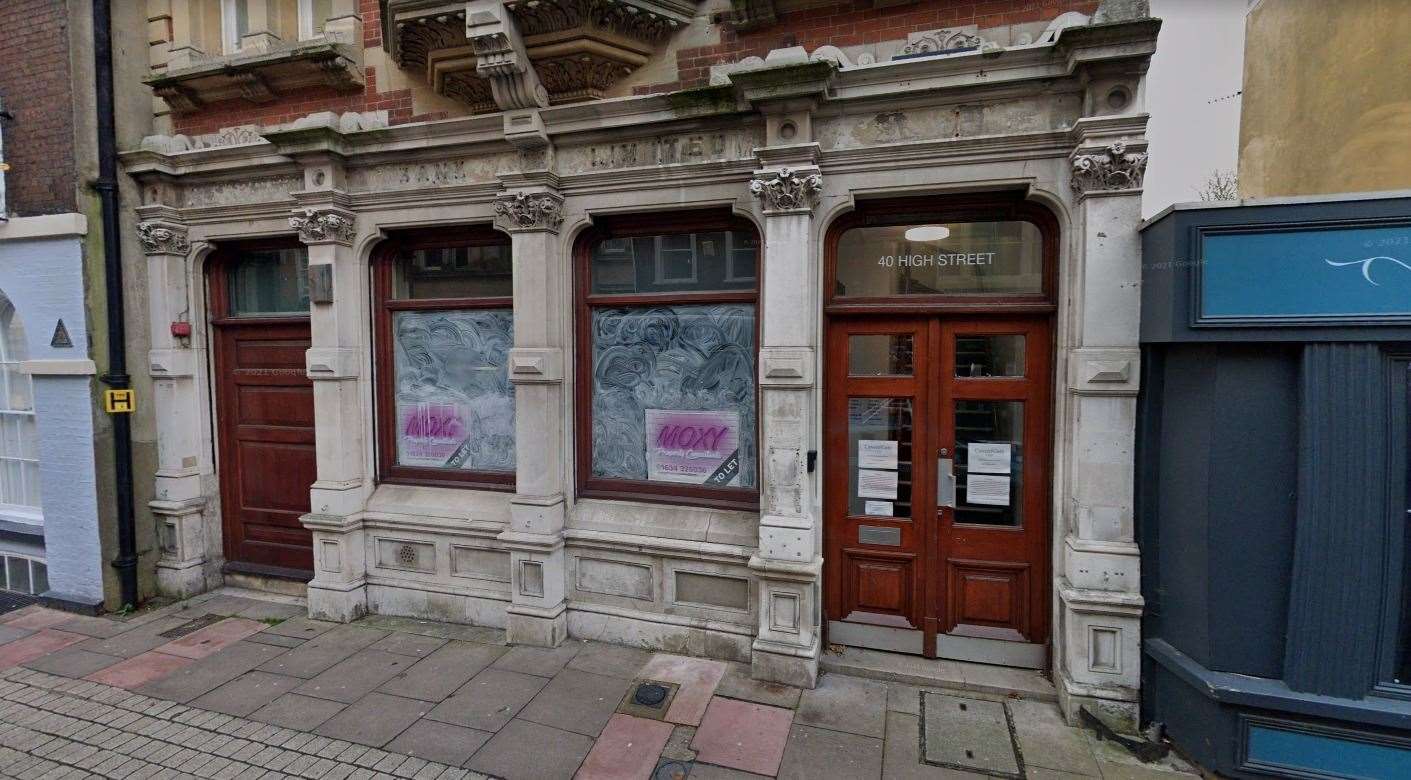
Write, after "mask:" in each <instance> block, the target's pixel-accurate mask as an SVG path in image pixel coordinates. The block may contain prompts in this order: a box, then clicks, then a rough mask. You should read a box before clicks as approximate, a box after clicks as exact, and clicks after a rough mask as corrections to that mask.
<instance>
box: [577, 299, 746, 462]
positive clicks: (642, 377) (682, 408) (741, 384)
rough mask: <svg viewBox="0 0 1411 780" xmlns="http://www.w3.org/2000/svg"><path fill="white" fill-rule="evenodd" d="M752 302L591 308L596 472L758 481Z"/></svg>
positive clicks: (594, 458) (594, 459)
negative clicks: (756, 476) (756, 479)
mask: <svg viewBox="0 0 1411 780" xmlns="http://www.w3.org/2000/svg"><path fill="white" fill-rule="evenodd" d="M754 337H755V307H754V305H753V304H724V303H722V304H707V305H692V306H658V307H653V308H601V309H594V310H593V314H592V341H593V345H592V354H593V476H595V477H606V478H611V479H631V480H649V481H653V482H679V483H683V484H696V485H715V486H722V487H723V486H735V487H754V486H755V484H756V482H755V474H756V468H757V463H758V455H757V446H756V442H755V376H754V366H755V347H754Z"/></svg>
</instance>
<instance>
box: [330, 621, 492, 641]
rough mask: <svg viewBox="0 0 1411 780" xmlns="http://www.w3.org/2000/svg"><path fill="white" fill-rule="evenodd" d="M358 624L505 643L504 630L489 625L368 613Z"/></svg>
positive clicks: (444, 636)
mask: <svg viewBox="0 0 1411 780" xmlns="http://www.w3.org/2000/svg"><path fill="white" fill-rule="evenodd" d="M358 625H360V626H366V627H367V628H380V629H383V630H386V631H404V632H407V633H412V634H424V635H426V636H434V637H440V638H441V639H459V640H461V641H464V642H480V643H482V644H487V645H502V644H504V643H505V632H504V630H503V629H499V628H490V627H488V626H468V625H465V624H463V623H439V622H436V621H434V620H422V619H420V618H410V617H399V616H396V615H368V616H367V617H365V618H363V619H362V620H360V621H358Z"/></svg>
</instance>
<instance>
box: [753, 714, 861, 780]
mask: <svg viewBox="0 0 1411 780" xmlns="http://www.w3.org/2000/svg"><path fill="white" fill-rule="evenodd" d="M881 776H882V740H881V739H878V738H875V737H864V736H862V735H860V734H845V733H843V732H841V731H829V730H828V729H820V728H815V727H813V726H801V725H798V724H797V723H796V724H794V726H793V727H792V728H790V729H789V741H788V742H786V743H784V760H783V762H782V763H781V764H780V765H779V775H778V777H779V778H780V780H824V778H838V780H845V779H846V780H854V778H874V777H881Z"/></svg>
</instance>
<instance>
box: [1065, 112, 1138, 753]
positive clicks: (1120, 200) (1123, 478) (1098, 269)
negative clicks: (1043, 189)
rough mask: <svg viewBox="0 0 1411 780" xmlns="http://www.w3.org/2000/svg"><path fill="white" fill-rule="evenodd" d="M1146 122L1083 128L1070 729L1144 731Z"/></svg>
mask: <svg viewBox="0 0 1411 780" xmlns="http://www.w3.org/2000/svg"><path fill="white" fill-rule="evenodd" d="M1144 126H1145V117H1144V116H1137V117H1130V118H1123V119H1112V118H1104V119H1099V120H1091V119H1083V120H1079V122H1078V123H1077V125H1076V126H1075V127H1074V131H1073V132H1074V134H1075V137H1076V138H1077V139H1078V145H1077V148H1076V149H1075V151H1074V152H1073V154H1072V155H1071V158H1070V159H1071V163H1072V189H1073V194H1074V197H1075V198H1076V200H1077V207H1076V210H1075V212H1074V217H1075V219H1074V229H1075V230H1076V231H1077V234H1078V235H1077V238H1078V241H1077V247H1076V252H1077V253H1078V259H1079V261H1080V262H1079V263H1078V264H1077V265H1076V267H1077V268H1079V269H1080V271H1079V272H1078V274H1077V275H1076V276H1075V277H1074V287H1073V288H1072V289H1073V297H1072V300H1073V301H1074V303H1073V306H1074V307H1075V308H1074V311H1073V312H1072V315H1071V321H1072V323H1073V329H1072V333H1073V339H1072V343H1071V345H1070V346H1069V349H1068V354H1067V362H1068V376H1067V381H1066V383H1065V386H1066V392H1067V394H1068V398H1067V403H1066V405H1065V407H1066V414H1065V419H1063V420H1062V421H1060V428H1059V446H1060V447H1061V448H1063V449H1064V450H1065V452H1064V457H1063V462H1064V463H1066V464H1067V479H1066V489H1065V490H1063V492H1061V493H1060V495H1062V496H1064V498H1065V501H1064V505H1063V510H1064V511H1063V517H1062V521H1063V528H1064V531H1065V533H1064V537H1063V547H1062V552H1061V556H1062V557H1061V570H1060V572H1059V577H1058V578H1057V583H1056V587H1057V590H1058V597H1059V610H1060V614H1059V615H1058V616H1056V618H1057V619H1056V620H1055V621H1054V625H1055V626H1056V627H1057V629H1058V630H1061V631H1062V633H1061V634H1060V635H1058V636H1057V637H1056V641H1055V647H1056V650H1057V655H1058V657H1057V658H1056V659H1055V663H1054V667H1055V678H1056V682H1057V684H1058V692H1059V698H1060V703H1061V704H1062V706H1063V710H1064V713H1065V715H1066V716H1067V717H1068V718H1069V720H1070V721H1074V720H1076V718H1077V712H1078V709H1079V707H1080V706H1083V705H1087V706H1088V707H1090V708H1092V709H1094V710H1096V711H1098V712H1100V713H1103V714H1105V715H1106V716H1107V717H1110V718H1112V719H1114V722H1115V723H1117V724H1120V725H1125V726H1128V727H1130V728H1131V729H1132V730H1135V727H1136V723H1137V690H1138V686H1139V683H1140V679H1141V655H1140V646H1141V614H1142V604H1143V602H1142V597H1141V581H1140V558H1139V557H1138V551H1137V544H1136V537H1135V528H1134V521H1133V508H1132V504H1133V494H1134V450H1135V436H1136V396H1137V383H1138V363H1139V358H1140V353H1139V351H1138V338H1139V335H1140V333H1139V330H1138V317H1139V307H1140V303H1141V296H1140V289H1141V288H1140V281H1141V241H1140V237H1139V235H1138V233H1137V229H1138V227H1139V226H1140V225H1141V185H1142V176H1143V174H1144V173H1145V171H1146V154H1145V147H1146V144H1145V141H1144V140H1143V138H1142V132H1143V129H1144Z"/></svg>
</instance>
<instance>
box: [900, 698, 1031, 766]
mask: <svg viewBox="0 0 1411 780" xmlns="http://www.w3.org/2000/svg"><path fill="white" fill-rule="evenodd" d="M921 729H922V731H921V737H922V745H921V757H922V760H923V761H925V762H926V763H928V764H935V765H936V766H943V767H949V768H952V769H964V770H968V771H971V772H983V773H985V774H987V775H992V776H995V777H1012V778H1016V780H1018V778H1022V777H1023V776H1024V774H1023V770H1022V768H1021V767H1020V765H1019V756H1018V752H1017V751H1016V750H1015V749H1014V738H1013V736H1012V734H1011V731H1010V727H1009V715H1008V713H1007V712H1006V711H1005V708H1004V705H1003V704H1001V703H1000V702H995V701H985V700H983V699H966V698H962V697H960V696H947V695H945V694H941V693H931V692H929V691H925V692H923V693H922V694H921Z"/></svg>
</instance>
